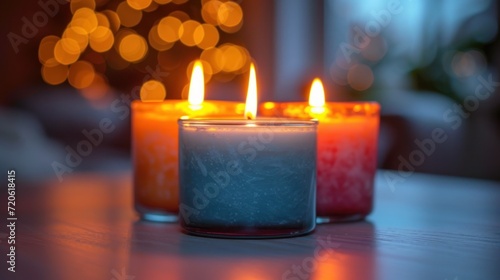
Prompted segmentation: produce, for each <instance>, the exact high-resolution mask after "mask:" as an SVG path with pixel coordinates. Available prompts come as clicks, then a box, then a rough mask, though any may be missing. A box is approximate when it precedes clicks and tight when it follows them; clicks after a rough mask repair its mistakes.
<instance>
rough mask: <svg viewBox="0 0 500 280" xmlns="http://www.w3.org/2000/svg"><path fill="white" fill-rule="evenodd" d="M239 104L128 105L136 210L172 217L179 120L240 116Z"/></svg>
mask: <svg viewBox="0 0 500 280" xmlns="http://www.w3.org/2000/svg"><path fill="white" fill-rule="evenodd" d="M243 108H244V105H243V104H239V103H236V102H229V101H205V102H203V104H202V105H201V106H198V107H193V106H191V105H189V103H188V102H187V101H185V100H168V101H163V102H142V101H137V100H136V101H134V102H132V156H133V167H134V200H135V206H136V209H137V211H138V212H139V213H140V214H141V215H144V214H145V212H150V211H152V212H154V213H155V214H162V213H165V214H168V213H171V214H176V213H177V212H178V207H179V189H178V127H177V120H178V119H179V118H180V117H183V116H187V117H214V116H241V115H242V114H243V113H242V110H243Z"/></svg>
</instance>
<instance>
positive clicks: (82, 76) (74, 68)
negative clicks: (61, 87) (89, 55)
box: [68, 61, 95, 89]
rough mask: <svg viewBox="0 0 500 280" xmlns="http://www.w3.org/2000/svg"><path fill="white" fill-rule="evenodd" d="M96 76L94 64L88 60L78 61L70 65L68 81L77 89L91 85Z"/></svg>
mask: <svg viewBox="0 0 500 280" xmlns="http://www.w3.org/2000/svg"><path fill="white" fill-rule="evenodd" d="M94 77H95V71H94V66H93V65H92V64H90V63H89V62H87V61H77V62H75V63H74V64H72V65H71V66H70V67H69V73H68V82H69V84H70V85H72V86H73V87H75V88H77V89H82V88H86V87H88V86H90V85H91V84H92V82H93V81H94Z"/></svg>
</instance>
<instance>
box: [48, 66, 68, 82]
mask: <svg viewBox="0 0 500 280" xmlns="http://www.w3.org/2000/svg"><path fill="white" fill-rule="evenodd" d="M49 64H51V65H50V66H47V65H43V66H42V79H43V80H44V81H45V82H46V83H47V84H50V85H58V84H61V83H63V82H64V81H66V79H67V78H68V66H66V65H61V64H58V63H55V62H52V63H49Z"/></svg>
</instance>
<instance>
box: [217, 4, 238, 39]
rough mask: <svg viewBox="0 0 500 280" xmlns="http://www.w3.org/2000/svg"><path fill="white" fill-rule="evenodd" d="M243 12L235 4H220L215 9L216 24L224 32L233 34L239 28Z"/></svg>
mask: <svg viewBox="0 0 500 280" xmlns="http://www.w3.org/2000/svg"><path fill="white" fill-rule="evenodd" d="M242 22H243V10H242V9H241V7H240V5H238V3H236V2H231V1H228V2H225V3H222V4H221V5H220V6H219V8H218V9H217V23H218V24H219V26H220V28H221V29H222V30H224V31H226V32H229V33H233V32H236V31H238V30H239V29H240V28H241V25H242Z"/></svg>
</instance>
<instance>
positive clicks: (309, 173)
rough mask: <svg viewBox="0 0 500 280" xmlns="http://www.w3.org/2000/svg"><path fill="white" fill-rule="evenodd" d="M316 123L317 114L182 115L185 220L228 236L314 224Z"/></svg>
mask: <svg viewBox="0 0 500 280" xmlns="http://www.w3.org/2000/svg"><path fill="white" fill-rule="evenodd" d="M316 126H317V124H316V122H313V121H290V120H288V121H284V120H280V121H278V120H260V119H257V120H193V119H191V120H189V119H185V120H179V180H180V181H179V184H180V208H179V212H180V221H181V225H182V227H183V228H184V229H185V230H186V231H188V232H190V233H193V234H199V235H209V236H210V235H223V236H228V237H278V236H293V235H299V234H304V233H307V232H310V231H312V230H313V229H314V227H315V195H316Z"/></svg>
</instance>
